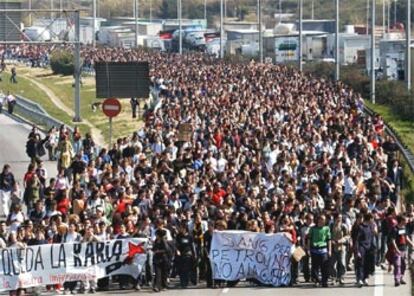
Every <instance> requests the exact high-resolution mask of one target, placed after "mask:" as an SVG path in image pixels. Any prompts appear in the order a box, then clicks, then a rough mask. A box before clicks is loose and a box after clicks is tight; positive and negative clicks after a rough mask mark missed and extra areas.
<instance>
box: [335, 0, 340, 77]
mask: <svg viewBox="0 0 414 296" xmlns="http://www.w3.org/2000/svg"><path fill="white" fill-rule="evenodd" d="M335 79H336V80H337V81H338V80H339V79H340V64H339V0H336V3H335Z"/></svg>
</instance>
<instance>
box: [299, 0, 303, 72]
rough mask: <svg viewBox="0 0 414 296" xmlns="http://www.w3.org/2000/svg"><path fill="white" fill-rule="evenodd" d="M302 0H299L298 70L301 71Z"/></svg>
mask: <svg viewBox="0 0 414 296" xmlns="http://www.w3.org/2000/svg"><path fill="white" fill-rule="evenodd" d="M302 39H303V0H299V71H301V72H302V71H303V63H302V58H303V40H302Z"/></svg>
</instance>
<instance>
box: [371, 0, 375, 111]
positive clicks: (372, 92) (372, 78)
mask: <svg viewBox="0 0 414 296" xmlns="http://www.w3.org/2000/svg"><path fill="white" fill-rule="evenodd" d="M370 74H371V101H372V103H373V104H375V0H372V8H371V73H370Z"/></svg>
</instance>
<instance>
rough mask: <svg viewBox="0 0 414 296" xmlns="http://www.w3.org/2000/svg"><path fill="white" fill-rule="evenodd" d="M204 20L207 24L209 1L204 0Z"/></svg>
mask: <svg viewBox="0 0 414 296" xmlns="http://www.w3.org/2000/svg"><path fill="white" fill-rule="evenodd" d="M204 19H205V20H206V22H207V0H204Z"/></svg>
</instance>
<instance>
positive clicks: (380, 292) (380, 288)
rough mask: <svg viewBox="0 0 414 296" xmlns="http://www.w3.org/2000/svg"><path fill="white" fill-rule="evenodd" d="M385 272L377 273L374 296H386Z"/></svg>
mask: <svg viewBox="0 0 414 296" xmlns="http://www.w3.org/2000/svg"><path fill="white" fill-rule="evenodd" d="M384 284H385V283H384V271H382V270H379V271H377V272H376V273H375V288H374V296H384Z"/></svg>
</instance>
